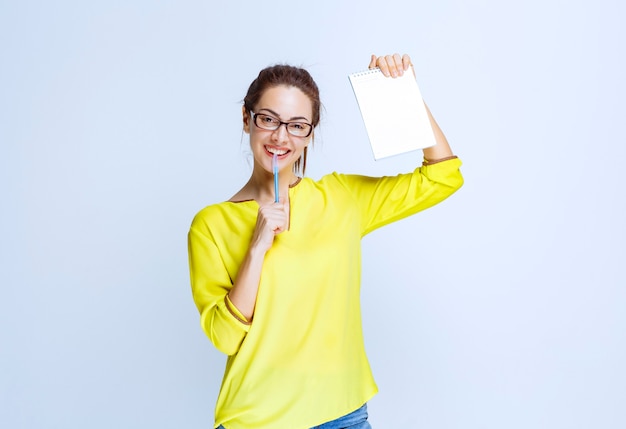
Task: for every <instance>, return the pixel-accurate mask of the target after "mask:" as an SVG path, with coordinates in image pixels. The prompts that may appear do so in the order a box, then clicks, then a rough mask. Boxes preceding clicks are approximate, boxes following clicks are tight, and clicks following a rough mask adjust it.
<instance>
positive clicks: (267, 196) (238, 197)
mask: <svg viewBox="0 0 626 429" xmlns="http://www.w3.org/2000/svg"><path fill="white" fill-rule="evenodd" d="M278 178H279V183H278V195H279V196H280V201H281V202H287V201H288V200H289V187H290V186H291V185H293V184H295V183H297V182H298V180H299V177H298V176H296V175H295V174H294V173H293V172H290V173H282V172H281V173H279V175H278ZM243 200H255V201H257V202H258V203H259V204H269V203H272V202H273V201H275V194H274V175H273V174H270V173H268V172H267V171H257V172H252V175H251V176H250V179H248V182H247V183H246V184H245V185H244V186H243V188H241V190H240V191H239V192H237V194H235V195H234V196H233V198H231V201H243Z"/></svg>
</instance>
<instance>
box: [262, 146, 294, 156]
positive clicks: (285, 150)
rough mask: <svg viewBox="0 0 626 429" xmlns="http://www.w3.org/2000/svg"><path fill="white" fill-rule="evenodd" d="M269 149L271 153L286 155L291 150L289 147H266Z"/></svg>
mask: <svg viewBox="0 0 626 429" xmlns="http://www.w3.org/2000/svg"><path fill="white" fill-rule="evenodd" d="M265 148H266V149H267V151H268V152H269V153H271V154H276V155H279V156H280V155H284V154H286V153H287V152H289V151H288V150H287V149H274V148H272V147H265Z"/></svg>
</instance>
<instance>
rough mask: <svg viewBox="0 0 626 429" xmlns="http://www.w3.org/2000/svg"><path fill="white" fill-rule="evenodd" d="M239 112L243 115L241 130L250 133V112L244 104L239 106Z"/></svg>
mask: <svg viewBox="0 0 626 429" xmlns="http://www.w3.org/2000/svg"><path fill="white" fill-rule="evenodd" d="M241 114H242V115H243V130H244V131H245V132H246V134H250V112H248V111H247V110H246V106H241Z"/></svg>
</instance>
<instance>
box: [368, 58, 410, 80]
mask: <svg viewBox="0 0 626 429" xmlns="http://www.w3.org/2000/svg"><path fill="white" fill-rule="evenodd" d="M411 65H412V64H411V57H409V56H408V55H407V54H404V55H402V56H400V54H393V55H383V56H380V57H377V56H376V55H373V54H372V58H371V60H370V64H369V66H368V67H369V68H370V69H373V68H375V67H378V68H379V69H380V71H381V72H383V75H385V76H387V77H398V76H402V75H403V74H404V72H405V71H407V70H408V69H409V67H411Z"/></svg>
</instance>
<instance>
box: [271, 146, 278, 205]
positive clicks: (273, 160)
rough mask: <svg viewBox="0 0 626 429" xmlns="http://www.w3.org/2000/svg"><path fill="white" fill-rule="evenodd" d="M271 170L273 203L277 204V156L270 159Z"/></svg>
mask: <svg viewBox="0 0 626 429" xmlns="http://www.w3.org/2000/svg"><path fill="white" fill-rule="evenodd" d="M272 169H273V170H274V202H276V203H277V202H278V155H277V154H274V156H273V157H272Z"/></svg>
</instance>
